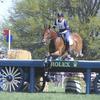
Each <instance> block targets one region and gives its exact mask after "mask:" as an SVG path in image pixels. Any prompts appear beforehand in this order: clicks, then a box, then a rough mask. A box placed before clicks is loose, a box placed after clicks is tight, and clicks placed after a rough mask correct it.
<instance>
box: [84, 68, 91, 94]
mask: <svg viewBox="0 0 100 100" xmlns="http://www.w3.org/2000/svg"><path fill="white" fill-rule="evenodd" d="M85 77H86V94H90V87H91V69H87V70H86V75H85Z"/></svg>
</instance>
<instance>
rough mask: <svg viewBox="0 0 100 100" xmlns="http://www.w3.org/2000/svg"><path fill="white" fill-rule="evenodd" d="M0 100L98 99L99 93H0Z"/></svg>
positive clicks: (99, 98)
mask: <svg viewBox="0 0 100 100" xmlns="http://www.w3.org/2000/svg"><path fill="white" fill-rule="evenodd" d="M0 100H100V95H79V94H77V95H75V94H65V93H4V92H2V93H0Z"/></svg>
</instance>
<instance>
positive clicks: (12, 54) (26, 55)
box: [7, 49, 32, 59]
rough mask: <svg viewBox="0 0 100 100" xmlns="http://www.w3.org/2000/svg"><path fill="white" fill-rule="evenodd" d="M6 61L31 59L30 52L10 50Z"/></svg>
mask: <svg viewBox="0 0 100 100" xmlns="http://www.w3.org/2000/svg"><path fill="white" fill-rule="evenodd" d="M7 58H8V59H32V56H31V52H29V51H27V50H21V49H18V50H10V51H8V54H7Z"/></svg>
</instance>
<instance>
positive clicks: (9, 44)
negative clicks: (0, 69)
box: [8, 30, 11, 51]
mask: <svg viewBox="0 0 100 100" xmlns="http://www.w3.org/2000/svg"><path fill="white" fill-rule="evenodd" d="M10 48H11V31H10V30H9V34H8V51H10Z"/></svg>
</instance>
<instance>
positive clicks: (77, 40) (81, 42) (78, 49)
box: [72, 33, 83, 51]
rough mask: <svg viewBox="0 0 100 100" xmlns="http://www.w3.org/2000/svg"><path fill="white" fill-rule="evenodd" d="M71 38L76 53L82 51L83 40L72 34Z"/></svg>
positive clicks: (76, 34)
mask: <svg viewBox="0 0 100 100" xmlns="http://www.w3.org/2000/svg"><path fill="white" fill-rule="evenodd" d="M72 36H73V39H74V41H75V42H76V43H77V44H76V48H77V51H82V48H83V39H82V38H81V36H80V35H79V34H78V33H73V34H72Z"/></svg>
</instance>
